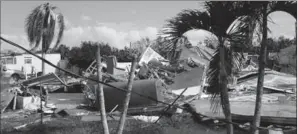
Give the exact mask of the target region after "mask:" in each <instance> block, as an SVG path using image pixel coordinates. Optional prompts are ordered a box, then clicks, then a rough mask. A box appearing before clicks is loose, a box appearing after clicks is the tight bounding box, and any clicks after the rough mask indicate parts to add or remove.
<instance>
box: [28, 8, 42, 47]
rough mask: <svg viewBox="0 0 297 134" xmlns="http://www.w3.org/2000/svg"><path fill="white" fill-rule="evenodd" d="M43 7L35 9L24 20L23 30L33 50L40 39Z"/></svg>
mask: <svg viewBox="0 0 297 134" xmlns="http://www.w3.org/2000/svg"><path fill="white" fill-rule="evenodd" d="M43 9H44V5H40V6H38V7H36V8H35V9H34V10H32V12H31V13H30V14H29V16H28V17H27V18H26V24H25V29H26V32H27V35H28V41H29V43H30V46H31V47H33V49H32V50H35V49H36V48H37V47H38V46H39V45H40V41H41V39H42V30H43V29H42V27H43V21H42V20H43V18H44V10H43Z"/></svg>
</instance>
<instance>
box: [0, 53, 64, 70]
mask: <svg viewBox="0 0 297 134" xmlns="http://www.w3.org/2000/svg"><path fill="white" fill-rule="evenodd" d="M37 55H38V56H41V54H37ZM1 58H2V62H3V64H4V66H6V68H7V69H10V70H19V71H22V72H26V73H28V74H31V73H33V72H36V73H39V72H41V71H42V65H41V63H42V62H41V60H40V59H38V58H37V57H35V56H33V55H31V54H20V55H16V56H3V57H1ZM45 59H46V60H48V61H50V62H51V63H53V64H55V65H57V64H58V62H59V61H60V60H61V55H60V54H59V53H55V54H46V55H45ZM55 71H56V69H55V68H54V67H52V66H50V65H48V64H46V63H45V72H44V73H45V74H48V73H52V72H55Z"/></svg>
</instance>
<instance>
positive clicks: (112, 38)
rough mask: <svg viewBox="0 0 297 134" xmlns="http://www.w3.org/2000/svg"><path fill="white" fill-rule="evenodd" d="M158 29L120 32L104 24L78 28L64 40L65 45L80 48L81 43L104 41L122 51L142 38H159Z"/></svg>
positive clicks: (73, 28) (149, 28)
mask: <svg viewBox="0 0 297 134" xmlns="http://www.w3.org/2000/svg"><path fill="white" fill-rule="evenodd" d="M157 32H158V29H157V28H155V27H146V28H144V29H141V30H129V31H120V30H117V29H115V28H111V27H108V26H106V25H104V24H100V25H95V26H77V27H72V28H70V29H68V30H66V31H65V33H64V37H63V40H62V43H63V44H66V45H68V46H79V45H80V43H81V41H102V42H106V43H109V44H110V45H111V46H113V47H116V48H119V49H122V48H124V47H125V46H129V43H130V42H135V41H138V40H140V39H141V38H145V37H148V38H150V39H156V38H157Z"/></svg>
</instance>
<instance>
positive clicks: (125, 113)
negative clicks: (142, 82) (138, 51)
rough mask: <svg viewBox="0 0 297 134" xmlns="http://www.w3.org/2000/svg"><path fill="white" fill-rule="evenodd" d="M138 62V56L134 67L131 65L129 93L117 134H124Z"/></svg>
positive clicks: (133, 63) (133, 62) (134, 61)
mask: <svg viewBox="0 0 297 134" xmlns="http://www.w3.org/2000/svg"><path fill="white" fill-rule="evenodd" d="M136 60H137V57H136V55H134V57H133V61H132V65H131V70H130V75H129V81H128V91H127V93H126V98H125V101H124V109H123V113H122V116H121V119H120V123H119V126H118V130H117V134H122V133H123V129H124V125H125V120H126V115H127V111H128V107H129V102H130V98H131V91H132V84H133V80H134V76H135V68H136V62H137V61H136Z"/></svg>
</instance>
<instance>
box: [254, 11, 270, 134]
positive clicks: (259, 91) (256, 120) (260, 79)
mask: <svg viewBox="0 0 297 134" xmlns="http://www.w3.org/2000/svg"><path fill="white" fill-rule="evenodd" d="M266 9H267V5H265V7H264V9H263V35H262V44H261V50H260V58H259V59H260V60H259V76H258V83H257V95H256V106H255V112H254V119H253V124H252V127H251V133H252V134H258V133H259V131H258V129H257V127H259V126H260V122H261V106H262V95H263V83H264V73H265V65H266V53H267V44H266V42H267V11H266Z"/></svg>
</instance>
